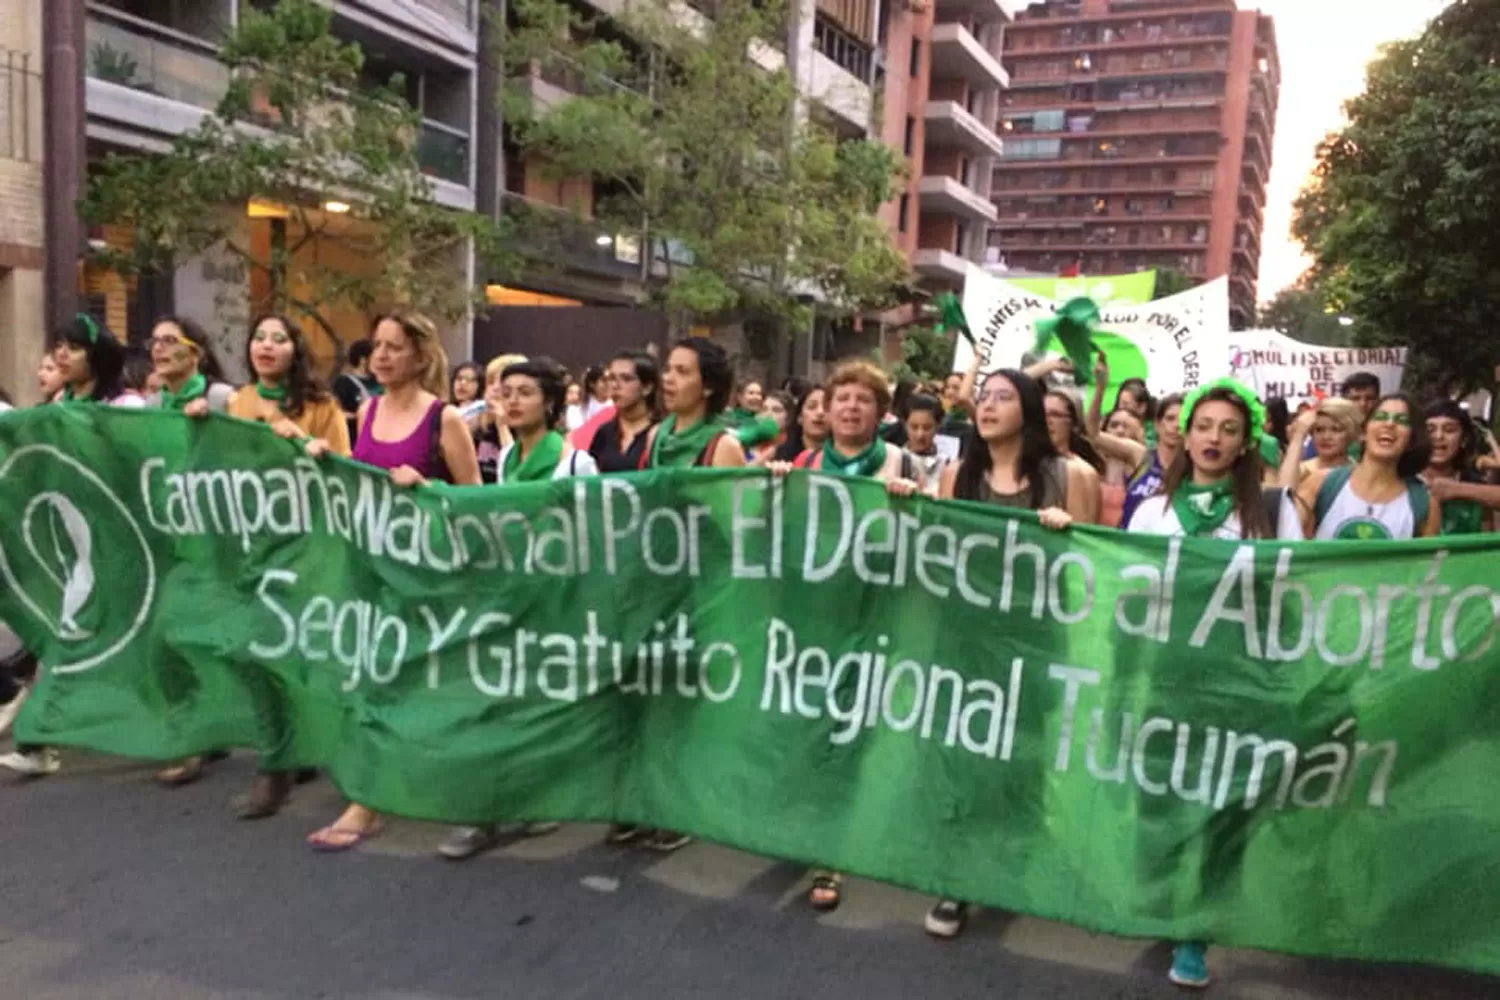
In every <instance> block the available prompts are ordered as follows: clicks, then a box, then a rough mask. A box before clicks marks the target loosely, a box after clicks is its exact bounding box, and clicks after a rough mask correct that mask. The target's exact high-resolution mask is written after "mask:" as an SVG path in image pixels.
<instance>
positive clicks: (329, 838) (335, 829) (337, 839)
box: [307, 823, 384, 854]
mask: <svg viewBox="0 0 1500 1000" xmlns="http://www.w3.org/2000/svg"><path fill="white" fill-rule="evenodd" d="M383 829H384V827H383V826H382V825H381V824H380V823H373V824H371V825H370V826H368V827H366V828H365V829H363V830H351V829H350V828H348V827H341V826H325V827H323V829H321V830H315V831H314V832H312V833H310V834H308V836H307V843H308V845H309V846H310V847H312V849H313V850H315V851H318V852H320V853H322V854H338V853H341V852H343V851H352V850H353V849H354V848H356V847H358V846H359V845H360V844H363V843H364V842H365V841H367V840H374V839H375V838H376V837H378V836H380V834H381V832H382V830H383Z"/></svg>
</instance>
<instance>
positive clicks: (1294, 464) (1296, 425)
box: [1278, 410, 1318, 490]
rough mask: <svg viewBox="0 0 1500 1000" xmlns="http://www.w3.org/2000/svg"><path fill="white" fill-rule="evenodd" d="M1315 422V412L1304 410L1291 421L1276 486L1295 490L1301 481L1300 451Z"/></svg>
mask: <svg viewBox="0 0 1500 1000" xmlns="http://www.w3.org/2000/svg"><path fill="white" fill-rule="evenodd" d="M1317 421H1318V411H1317V410H1304V411H1303V412H1301V413H1299V414H1297V419H1296V420H1294V421H1292V426H1291V429H1290V430H1288V431H1287V443H1286V454H1285V455H1282V456H1281V471H1280V473H1279V475H1278V485H1280V486H1283V487H1285V488H1286V489H1289V490H1295V489H1296V488H1297V484H1298V483H1300V482H1301V481H1302V450H1303V449H1304V448H1305V447H1306V446H1307V435H1308V434H1310V433H1312V429H1313V424H1315V423H1317Z"/></svg>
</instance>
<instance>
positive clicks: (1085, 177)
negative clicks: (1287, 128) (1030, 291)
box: [990, 0, 1281, 322]
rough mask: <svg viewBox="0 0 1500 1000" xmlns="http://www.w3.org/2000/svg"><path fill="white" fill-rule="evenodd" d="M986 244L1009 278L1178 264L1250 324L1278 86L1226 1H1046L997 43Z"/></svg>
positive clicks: (1260, 25)
mask: <svg viewBox="0 0 1500 1000" xmlns="http://www.w3.org/2000/svg"><path fill="white" fill-rule="evenodd" d="M1002 62H1003V64H1004V66H1005V68H1006V70H1007V71H1008V72H1009V74H1010V89H1009V90H1008V91H1007V92H1006V93H1005V95H1004V100H1003V108H1002V110H1001V115H1000V130H1001V135H1002V137H1003V138H1004V140H1005V148H1004V151H1003V152H1002V153H1001V155H1000V157H999V159H998V161H997V163H996V165H995V169H994V178H993V192H992V194H993V198H994V201H995V205H996V209H997V212H998V220H997V222H996V225H995V228H994V229H993V230H992V233H991V237H990V242H991V245H992V246H993V247H994V248H995V249H996V250H997V251H998V253H999V255H1000V257H1001V259H1002V260H1003V262H1004V264H1005V265H1006V266H1007V267H1009V268H1010V269H1012V270H1018V271H1039V272H1045V273H1057V272H1058V271H1061V270H1065V269H1068V268H1071V267H1079V268H1080V269H1081V270H1082V271H1083V272H1084V273H1088V274H1113V273H1121V272H1128V271H1136V270H1143V269H1147V268H1165V267H1170V268H1176V269H1178V270H1181V271H1183V272H1186V273H1187V274H1188V275H1190V276H1192V277H1194V278H1197V279H1200V280H1207V279H1210V278H1217V277H1221V276H1225V275H1227V276H1228V277H1229V280H1230V302H1231V320H1232V321H1234V322H1245V321H1248V320H1249V319H1250V318H1251V317H1252V316H1253V311H1254V307H1255V303H1256V299H1257V292H1258V288H1257V279H1258V274H1259V260H1260V249H1261V228H1262V223H1263V218H1264V211H1265V202H1266V181H1267V178H1268V175H1269V173H1270V169H1271V140H1272V137H1273V135H1274V131H1275V121H1276V107H1277V101H1278V97H1279V91H1280V79H1281V73H1280V67H1279V64H1278V61H1277V51H1276V34H1275V27H1274V24H1273V22H1272V20H1271V18H1270V17H1267V16H1265V15H1263V14H1260V13H1258V12H1256V11H1241V10H1239V9H1237V7H1236V5H1235V3H1234V0H1046V2H1044V3H1038V4H1034V5H1033V6H1031V7H1030V8H1028V9H1026V10H1024V11H1022V12H1020V13H1019V14H1018V15H1017V17H1016V20H1015V23H1014V24H1013V25H1011V26H1010V28H1009V29H1008V31H1007V32H1006V38H1005V45H1004V49H1003V52H1002Z"/></svg>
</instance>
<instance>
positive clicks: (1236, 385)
mask: <svg viewBox="0 0 1500 1000" xmlns="http://www.w3.org/2000/svg"><path fill="white" fill-rule="evenodd" d="M1215 389H1226V390H1228V391H1229V392H1232V393H1234V394H1235V395H1236V396H1238V397H1240V399H1241V400H1243V401H1244V403H1245V408H1246V409H1248V410H1249V411H1250V426H1249V427H1247V428H1246V429H1245V443H1246V444H1248V445H1249V446H1250V447H1251V448H1255V447H1257V446H1259V444H1260V439H1261V438H1262V437H1264V436H1265V433H1266V408H1265V406H1263V405H1262V404H1261V401H1260V399H1259V397H1257V396H1256V395H1255V393H1254V392H1252V391H1251V389H1250V387H1249V386H1247V385H1245V383H1243V382H1237V381H1235V380H1234V379H1232V378H1221V379H1215V380H1214V381H1212V382H1209V383H1208V384H1207V385H1200V386H1199V387H1198V388H1196V389H1194V390H1193V391H1192V392H1190V393H1188V394H1187V396H1186V397H1185V398H1184V399H1183V401H1182V412H1181V413H1179V414H1178V416H1177V429H1178V430H1179V431H1181V432H1182V433H1183V434H1186V433H1187V432H1188V425H1189V424H1190V423H1192V417H1193V411H1194V410H1195V409H1197V408H1198V404H1199V403H1200V402H1202V401H1203V397H1204V396H1206V395H1208V394H1209V393H1210V392H1213V391H1214V390H1215Z"/></svg>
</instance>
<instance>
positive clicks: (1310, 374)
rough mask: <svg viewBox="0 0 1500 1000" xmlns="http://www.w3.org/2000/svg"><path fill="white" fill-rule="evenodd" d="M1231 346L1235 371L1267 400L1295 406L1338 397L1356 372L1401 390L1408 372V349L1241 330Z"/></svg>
mask: <svg viewBox="0 0 1500 1000" xmlns="http://www.w3.org/2000/svg"><path fill="white" fill-rule="evenodd" d="M1228 344H1229V373H1230V374H1231V375H1233V376H1234V377H1235V378H1237V379H1239V380H1240V381H1241V382H1244V383H1245V384H1246V385H1248V386H1250V387H1251V388H1252V389H1254V390H1255V391H1256V393H1258V394H1259V395H1260V397H1261V398H1262V399H1270V398H1271V397H1272V396H1281V397H1282V398H1284V399H1285V400H1286V401H1287V402H1288V403H1291V404H1292V405H1293V406H1296V405H1297V404H1298V403H1304V402H1313V401H1314V400H1315V399H1316V398H1317V397H1318V395H1319V394H1321V395H1324V396H1337V395H1338V394H1339V391H1340V389H1341V387H1342V386H1343V384H1344V380H1345V379H1347V378H1348V377H1349V376H1350V375H1353V374H1354V373H1355V372H1369V373H1371V374H1372V375H1374V376H1376V377H1377V378H1379V379H1380V389H1381V391H1382V392H1395V391H1396V390H1397V389H1400V388H1401V379H1402V377H1403V376H1404V375H1405V374H1406V351H1407V349H1406V348H1404V347H1320V346H1318V345H1317V344H1304V343H1303V342H1302V341H1300V340H1293V339H1292V338H1291V337H1288V336H1287V335H1286V334H1284V333H1281V332H1280V331H1277V330H1239V331H1236V332H1234V333H1231V334H1230V335H1229V339H1228Z"/></svg>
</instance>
